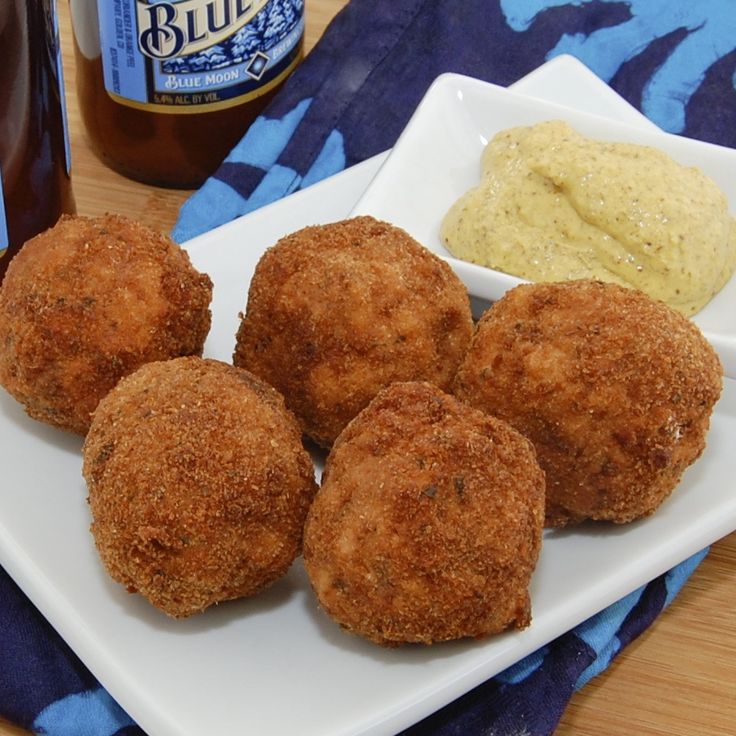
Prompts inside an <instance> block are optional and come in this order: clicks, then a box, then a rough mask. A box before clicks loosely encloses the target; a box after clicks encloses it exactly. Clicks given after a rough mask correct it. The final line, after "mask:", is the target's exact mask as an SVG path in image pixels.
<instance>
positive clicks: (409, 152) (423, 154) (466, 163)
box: [353, 57, 736, 378]
mask: <svg viewBox="0 0 736 736" xmlns="http://www.w3.org/2000/svg"><path fill="white" fill-rule="evenodd" d="M561 63H562V64H565V65H567V66H570V65H572V64H573V63H574V62H572V61H571V60H570V58H569V57H568V58H566V59H564V60H563V61H562V62H561ZM576 94H578V95H579V94H580V92H579V90H574V89H573V87H572V85H571V86H570V88H569V91H568V93H567V95H566V98H565V99H564V101H565V103H566V104H564V105H563V104H558V103H556V102H550V101H548V100H543V99H539V98H535V97H530V96H527V95H526V94H522V93H521V92H519V91H518V90H517V89H506V88H504V87H498V86H496V85H494V84H488V83H487V82H482V81H479V80H477V79H471V78H469V77H464V76H461V75H458V74H445V75H442V76H441V77H438V78H437V80H436V81H435V82H434V84H433V85H432V86H431V87H430V89H429V90H428V91H427V94H426V95H425V97H424V98H423V100H422V102H421V103H420V104H419V106H418V107H417V110H416V112H415V113H414V115H413V116H412V118H411V120H410V121H409V124H408V125H407V127H406V128H405V130H404V132H403V133H402V135H401V137H400V138H399V140H398V141H397V143H396V145H395V146H394V148H393V149H392V151H391V154H390V155H389V157H388V160H387V161H386V163H385V164H384V165H383V166H382V167H381V170H380V171H379V172H378V174H377V176H376V177H375V179H374V180H373V182H371V185H370V186H369V187H368V189H367V190H366V192H365V193H364V195H363V196H362V197H361V199H360V200H359V202H358V203H357V205H356V206H355V208H354V210H353V214H371V215H374V216H375V217H378V218H379V219H382V220H387V221H388V222H392V223H393V224H395V225H398V226H400V227H402V228H404V229H405V230H406V231H407V232H409V233H410V234H411V235H413V236H414V237H415V238H416V239H417V240H418V241H419V242H420V243H422V244H423V245H425V246H426V247H428V248H429V249H430V250H432V251H434V252H435V253H438V254H439V255H441V256H442V257H444V258H446V259H447V260H448V262H449V263H450V265H451V266H452V267H453V269H454V270H455V272H456V273H457V274H458V275H459V276H460V278H461V279H462V280H463V281H464V282H465V284H466V286H467V287H468V290H469V291H470V293H471V294H472V295H473V296H475V297H478V298H481V299H485V300H490V301H493V300H495V299H498V298H499V297H500V296H502V295H503V293H504V292H505V291H506V290H507V289H509V288H511V287H512V286H515V285H517V284H519V283H521V280H520V279H518V278H516V277H514V276H509V275H508V274H505V273H502V272H500V271H494V270H492V269H490V268H485V267H484V266H479V265H477V264H474V263H467V262H465V261H461V260H458V259H456V258H453V257H452V256H451V255H450V253H449V251H447V250H446V249H445V247H444V246H443V245H442V243H441V242H440V238H439V229H440V223H441V222H442V219H443V217H444V215H445V213H446V212H447V210H448V209H449V208H450V206H451V205H452V204H453V203H454V202H455V201H456V200H457V199H458V198H459V197H460V195H462V194H463V193H465V192H466V191H467V190H468V189H470V188H471V187H473V186H476V185H477V184H478V182H479V180H480V158H481V153H482V151H483V148H484V147H485V144H486V143H487V142H488V141H489V140H490V139H491V138H492V137H493V136H494V135H495V134H496V133H498V132H499V131H501V130H504V129H506V128H510V127H513V126H517V125H531V124H533V123H537V122H541V121H544V120H565V121H567V122H568V123H570V124H571V125H572V126H573V127H574V128H575V129H576V130H578V131H579V132H580V133H582V134H583V135H586V136H589V137H591V138H596V139H600V140H609V141H627V142H631V143H640V144H645V145H650V146H655V147H657V148H659V149H661V150H663V151H665V152H666V153H668V154H669V155H670V156H671V157H672V158H674V159H675V160H676V161H679V162H680V163H682V164H686V165H689V166H698V167H700V168H701V169H702V170H703V171H704V172H705V173H706V174H708V175H709V176H710V177H711V178H712V179H713V180H714V181H715V182H716V184H718V186H719V187H720V188H721V189H722V190H723V192H724V193H725V194H726V196H727V198H728V201H729V205H730V209H731V212H732V213H734V212H736V150H734V149H731V148H725V147H722V146H716V145H713V144H710V143H703V142H701V141H696V140H693V139H690V138H683V137H681V136H675V135H670V134H667V133H664V132H662V131H661V130H659V129H658V128H656V126H654V125H653V124H652V123H650V122H649V121H647V120H646V119H644V118H642V117H641V116H640V115H639V114H638V113H633V108H630V109H629V112H628V114H627V115H625V116H620V115H617V116H616V119H612V118H610V117H608V118H606V117H601V116H600V115H594V114H591V113H590V112H584V111H583V110H581V109H580V108H579V107H578V106H575V107H572V106H569V105H570V103H573V104H574V102H575V95H576ZM619 99H620V98H619ZM589 102H590V103H593V104H586V105H585V108H586V109H588V110H591V109H592V110H597V111H600V112H601V113H602V112H604V111H606V112H607V110H606V108H603V109H601V108H600V107H598V106H596V105H595V104H594V99H593V100H590V101H589ZM624 104H625V103H624ZM609 108H610V105H609ZM620 121H622V122H620ZM632 123H633V124H632ZM693 321H694V322H695V323H696V324H697V325H698V326H699V327H700V328H701V330H702V331H703V333H704V334H705V335H706V337H707V338H708V339H709V340H710V341H711V343H712V344H713V345H714V347H715V348H716V349H717V350H718V352H719V355H720V357H721V360H722V362H723V364H724V369H725V371H726V375H728V376H730V377H732V378H733V377H736V278H732V279H731V280H730V281H729V282H728V284H726V286H725V287H724V288H723V289H722V290H721V291H720V293H719V294H717V295H716V296H715V298H714V299H713V300H712V301H711V302H710V303H709V304H708V305H707V306H706V307H705V308H704V309H702V310H701V311H700V312H699V313H698V314H696V315H695V316H694V317H693Z"/></svg>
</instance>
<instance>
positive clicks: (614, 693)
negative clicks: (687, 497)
mask: <svg viewBox="0 0 736 736" xmlns="http://www.w3.org/2000/svg"><path fill="white" fill-rule="evenodd" d="M346 1H347V0H307V5H306V7H307V30H306V48H307V49H310V48H311V47H312V46H314V44H315V43H316V42H317V40H318V39H319V36H320V35H321V33H322V31H323V30H324V28H325V26H326V25H327V24H328V23H329V21H330V19H331V18H332V17H333V16H334V14H335V13H336V12H337V11H338V10H339V9H340V8H341V7H343V5H345V3H346ZM59 15H60V25H61V33H62V46H63V49H64V69H65V77H66V93H67V100H68V115H69V127H70V134H71V145H72V160H73V172H72V173H73V182H74V190H75V195H76V200H77V207H78V211H79V212H80V213H81V214H89V215H94V214H100V213H103V212H106V211H116V212H119V213H121V214H125V215H128V216H131V217H134V218H137V219H139V220H142V221H143V222H146V223H148V224H150V225H153V226H156V227H160V228H162V229H164V230H169V229H170V228H171V226H172V225H173V223H174V221H175V219H176V215H177V212H178V209H179V207H180V205H181V203H182V202H183V201H184V200H185V199H186V198H187V196H188V195H189V192H186V191H175V190H165V189H157V188H155V187H149V186H144V185H142V184H137V183H135V182H132V181H128V180H127V179H124V178H123V177H121V176H118V175H117V174H115V173H113V172H112V171H110V170H109V169H107V168H105V167H104V166H103V165H102V164H101V163H100V162H99V161H98V160H97V159H96V158H95V157H94V155H93V154H92V153H91V152H90V151H89V149H88V147H87V145H86V142H85V137H84V132H83V130H82V124H81V120H80V116H79V112H78V107H77V101H76V91H75V82H74V58H73V55H72V53H71V28H70V23H69V10H68V5H67V1H66V0H59ZM734 609H736V533H734V534H731V535H729V536H728V537H726V538H725V539H723V540H721V541H719V542H718V543H716V544H714V545H713V547H712V548H711V552H710V554H709V555H708V557H707V558H706V559H705V561H704V562H703V563H702V564H701V565H700V566H699V568H698V569H697V570H696V572H695V573H694V574H693V576H692V577H691V578H690V580H689V581H688V582H687V584H686V586H685V587H684V588H683V590H682V591H681V593H680V594H679V595H678V597H677V598H676V599H675V601H674V602H673V603H672V605H671V606H670V607H669V608H668V609H667V610H666V611H665V612H664V613H663V614H662V615H661V616H660V618H659V619H658V620H657V622H656V623H655V624H654V626H652V627H651V628H650V629H648V630H647V631H646V632H645V633H644V634H643V635H642V636H640V637H639V639H637V640H636V641H635V642H634V643H633V644H631V645H630V646H629V647H628V648H627V649H626V650H625V651H624V652H623V653H622V654H621V655H620V656H619V657H618V658H617V659H616V660H615V662H614V663H613V665H612V666H611V667H610V668H609V669H608V670H607V671H606V672H604V673H603V674H602V675H600V676H598V677H597V678H596V679H594V680H593V681H592V682H590V683H589V684H588V685H587V686H586V687H585V688H584V689H583V690H582V691H580V692H579V693H576V694H575V695H574V696H573V698H572V701H571V703H570V705H569V707H568V709H567V711H566V712H565V714H564V715H563V718H562V721H561V723H560V726H559V728H558V730H557V732H556V733H557V735H558V736H572V735H573V734H575V735H576V736H617V735H622V736H624V735H625V736H645V735H649V734H662V735H663V736H664V735H665V734H666V736H728V735H730V734H734V735H736V708H735V707H734V705H733V699H734V696H736V617H735V616H734ZM6 676H8V675H7V673H6ZM25 733H26V732H25V731H22V730H20V729H17V728H15V727H14V726H12V725H10V724H7V723H5V722H2V721H1V720H0V736H11V735H14V736H18V735H19V734H25ZM285 736H287V735H285ZM288 736H296V735H288Z"/></svg>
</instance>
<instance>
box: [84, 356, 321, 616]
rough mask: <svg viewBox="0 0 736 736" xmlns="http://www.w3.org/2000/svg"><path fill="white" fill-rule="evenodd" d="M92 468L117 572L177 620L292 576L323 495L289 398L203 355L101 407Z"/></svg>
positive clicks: (104, 545)
mask: <svg viewBox="0 0 736 736" xmlns="http://www.w3.org/2000/svg"><path fill="white" fill-rule="evenodd" d="M83 473H84V477H85V479H86V481H87V487H88V491H89V505H90V509H91V512H92V518H93V522H92V534H93V536H94V540H95V543H96V545H97V549H98V551H99V554H100V557H101V559H102V562H103V563H104V565H105V567H106V569H107V570H108V572H109V573H110V575H111V576H112V577H113V579H115V580H117V581H118V582H120V583H122V584H123V585H124V586H126V587H127V589H128V590H129V591H131V592H135V591H137V592H139V593H140V594H141V595H143V596H144V597H145V598H147V599H148V600H149V601H150V602H151V603H152V604H153V605H154V606H156V607H157V608H160V609H161V610H162V611H164V612H165V613H167V614H169V615H170V616H173V617H176V618H181V617H185V616H190V615H192V614H195V613H198V612H199V611H202V610H204V609H205V608H207V607H208V606H210V605H212V604H214V603H218V602H220V601H224V600H228V599H233V598H240V597H243V596H248V595H252V594H254V593H256V592H258V591H260V590H261V589H263V588H265V587H266V586H267V585H269V584H270V583H272V582H273V581H274V580H276V579H278V578H279V577H281V576H282V575H283V574H284V573H285V572H286V571H287V569H288V568H289V566H290V565H291V563H292V561H293V560H294V559H295V557H296V556H297V555H298V554H299V553H300V551H301V541H302V529H303V525H304V519H305V516H306V513H307V509H308V507H309V504H310V503H311V501H312V498H313V496H314V493H315V492H316V490H317V485H316V482H315V479H314V466H313V464H312V460H311V458H310V456H309V454H308V453H307V452H306V451H305V450H304V447H303V446H302V443H301V432H300V430H299V426H298V424H297V422H296V420H295V419H294V417H293V416H292V415H291V413H290V412H289V411H288V410H287V409H286V407H285V406H284V402H283V399H282V398H281V396H280V395H279V394H278V393H277V392H276V391H275V390H274V389H273V388H271V387H270V386H268V385H266V384H265V383H264V382H263V381H261V380H260V379H259V378H256V377H255V376H253V375H251V374H250V373H248V372H247V371H244V370H241V369H239V368H235V367H233V366H230V365H227V364H225V363H220V362H218V361H214V360H208V359H201V358H197V357H185V358H177V359H174V360H169V361H162V362H155V363H149V364H147V365H145V366H143V367H141V368H140V369H138V370H137V371H135V372H134V373H133V374H131V375H129V376H127V377H125V378H123V379H122V380H121V381H120V382H119V383H118V385H117V386H116V387H115V388H114V389H113V390H112V391H111V392H110V393H109V394H108V395H107V396H106V397H105V398H104V399H103V400H102V401H101V402H100V404H99V406H98V407H97V409H96V411H95V413H94V418H93V421H92V426H91V428H90V431H89V433H88V435H87V437H86V439H85V443H84V465H83Z"/></svg>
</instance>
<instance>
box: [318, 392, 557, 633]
mask: <svg viewBox="0 0 736 736" xmlns="http://www.w3.org/2000/svg"><path fill="white" fill-rule="evenodd" d="M543 518H544V474H543V473H542V471H541V470H540V468H539V465H538V464H537V461H536V459H535V456H534V449H533V447H532V445H531V443H530V442H529V441H528V440H526V439H525V438H524V437H522V436H521V435H520V434H519V433H518V432H516V431H515V430H514V429H513V428H512V427H510V426H509V425H508V424H506V423H505V422H502V421H500V420H498V419H495V418H493V417H490V416H488V415H485V414H484V413H483V412H480V411H477V410H474V409H472V408H470V407H468V406H465V405H463V404H461V403H460V402H459V401H457V400H456V399H455V398H454V397H452V396H449V395H448V394H446V393H444V392H442V391H441V390H440V389H439V388H437V387H436V386H433V385H431V384H429V383H426V382H408V383H396V384H393V385H392V386H390V387H388V388H386V389H383V390H382V391H381V392H380V393H379V394H378V395H377V396H376V397H375V398H374V400H373V401H372V402H371V403H370V404H369V405H368V407H367V408H366V409H364V410H363V411H362V412H361V413H360V414H359V415H358V416H357V417H356V418H355V419H354V420H353V421H352V422H351V423H350V424H349V425H348V426H347V428H346V429H345V430H344V431H343V432H342V434H341V435H340V436H339V438H338V439H337V441H336V442H335V445H334V447H333V448H332V451H331V452H330V454H329V456H328V459H327V463H326V466H325V471H324V474H323V482H322V487H321V488H320V490H319V492H318V494H317V496H316V498H315V500H314V502H313V504H312V506H311V508H310V511H309V514H308V517H307V523H306V526H305V532H304V563H305V567H306V570H307V573H308V575H309V578H310V581H311V584H312V587H313V589H314V591H315V593H316V595H317V598H318V599H319V602H320V604H321V606H322V608H323V609H324V610H325V611H326V612H327V613H328V614H329V615H330V616H331V617H332V618H333V619H335V620H336V621H337V622H338V623H339V624H340V625H341V626H342V627H343V628H344V629H346V630H348V631H350V632H352V633H355V634H358V635H361V636H363V637H366V638H367V639H370V640H372V641H374V642H376V643H379V644H383V645H389V646H393V645H399V644H402V643H408V642H416V643H423V644H431V643H433V642H438V641H444V640H450V639H459V638H463V637H483V636H488V635H490V634H494V633H498V632H500V631H503V630H505V629H507V628H523V627H525V626H527V625H528V624H529V622H530V617H531V607H530V598H529V593H528V586H529V582H530V578H531V576H532V572H533V570H534V568H535V565H536V562H537V558H538V555H539V551H540V545H541V534H542V522H543Z"/></svg>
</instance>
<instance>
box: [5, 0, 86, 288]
mask: <svg viewBox="0 0 736 736" xmlns="http://www.w3.org/2000/svg"><path fill="white" fill-rule="evenodd" d="M63 93H64V92H63V81H62V78H61V64H60V61H59V45H58V32H57V25H56V6H55V3H54V0H2V2H0V176H1V178H2V179H1V180H2V187H0V190H1V191H0V280H1V279H2V277H3V276H4V274H5V270H6V268H7V266H8V262H9V261H10V259H11V258H12V257H13V255H14V254H15V253H16V252H17V251H18V250H20V248H21V246H22V245H23V243H25V241H26V240H28V239H29V238H31V237H32V236H34V235H36V234H37V233H39V232H41V231H42V230H46V229H47V228H49V227H51V226H52V225H54V224H55V223H56V221H57V220H58V219H59V216H60V215H61V214H62V213H65V212H67V213H71V212H73V211H74V197H73V194H72V187H71V180H70V175H69V170H70V167H69V148H68V138H67V135H66V133H67V131H66V119H65V113H64V99H63ZM5 246H7V250H3V249H4V248H5Z"/></svg>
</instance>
